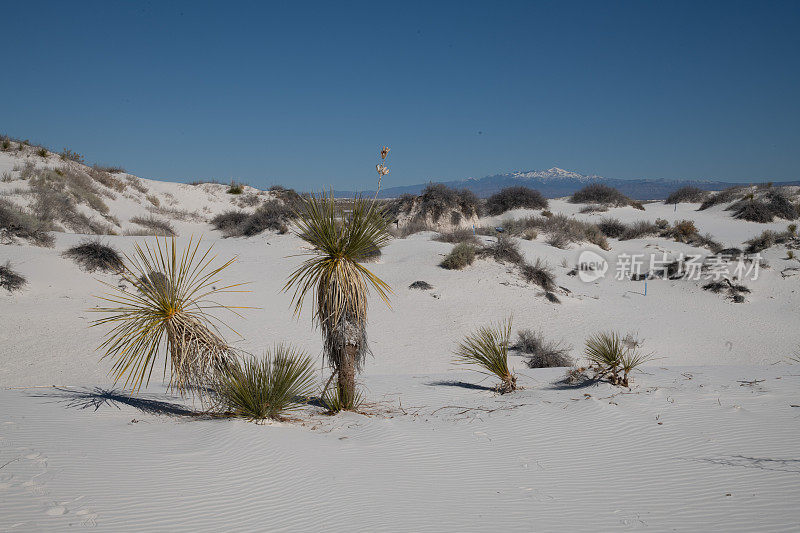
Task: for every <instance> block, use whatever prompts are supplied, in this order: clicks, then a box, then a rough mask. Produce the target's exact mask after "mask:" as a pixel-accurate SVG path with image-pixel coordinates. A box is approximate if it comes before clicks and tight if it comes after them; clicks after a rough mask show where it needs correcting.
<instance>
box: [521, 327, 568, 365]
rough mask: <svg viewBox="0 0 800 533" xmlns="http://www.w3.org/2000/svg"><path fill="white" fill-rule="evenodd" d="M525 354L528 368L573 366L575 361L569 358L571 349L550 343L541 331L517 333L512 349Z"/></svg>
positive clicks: (558, 343)
mask: <svg viewBox="0 0 800 533" xmlns="http://www.w3.org/2000/svg"><path fill="white" fill-rule="evenodd" d="M511 349H512V350H516V351H518V352H520V353H521V354H523V355H524V356H525V357H526V358H527V361H526V364H527V365H528V368H550V367H562V366H572V364H573V360H572V358H571V357H570V356H569V351H570V349H571V347H569V346H565V345H564V344H563V343H562V342H554V341H548V340H546V339H545V338H544V334H543V333H542V332H541V331H536V332H534V331H531V330H530V329H525V330H520V331H518V332H517V342H516V344H514V345H513V346H512V347H511Z"/></svg>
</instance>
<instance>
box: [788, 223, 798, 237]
mask: <svg viewBox="0 0 800 533" xmlns="http://www.w3.org/2000/svg"><path fill="white" fill-rule="evenodd" d="M786 231H787V232H788V233H789V235H791V236H792V237H794V236H796V235H797V224H789V225H788V226H786Z"/></svg>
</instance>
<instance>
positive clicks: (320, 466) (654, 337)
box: [0, 160, 800, 531]
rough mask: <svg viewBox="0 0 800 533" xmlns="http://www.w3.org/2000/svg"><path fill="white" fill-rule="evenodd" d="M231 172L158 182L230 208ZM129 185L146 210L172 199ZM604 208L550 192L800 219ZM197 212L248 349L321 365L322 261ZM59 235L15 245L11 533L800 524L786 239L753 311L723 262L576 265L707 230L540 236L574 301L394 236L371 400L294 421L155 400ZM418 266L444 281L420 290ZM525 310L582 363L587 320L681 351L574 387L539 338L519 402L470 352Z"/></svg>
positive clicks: (188, 227)
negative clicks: (594, 239) (712, 289)
mask: <svg viewBox="0 0 800 533" xmlns="http://www.w3.org/2000/svg"><path fill="white" fill-rule="evenodd" d="M0 162H2V161H1V160H0ZM10 168H13V167H10ZM0 170H2V169H1V168H0ZM0 185H1V186H2V187H4V189H3V190H8V191H11V190H12V186H13V185H14V182H12V183H11V184H8V183H2V184H0ZM17 185H18V184H17ZM214 187H217V188H220V187H222V186H214ZM214 187H210V188H209V191H210V192H208V191H206V192H202V190H203V189H202V188H200V191H201V192H197V190H196V189H197V188H191V186H187V185H180V184H169V183H159V182H148V189H149V190H150V191H151V192H152V193H157V194H160V195H161V196H162V197H164V198H166V199H169V196H167V194H169V195H171V196H172V197H174V198H175V199H176V200H177V204H176V207H180V208H182V209H189V210H192V211H196V210H201V211H202V210H203V207H204V206H205V207H206V208H207V209H206V212H207V213H216V212H221V211H223V210H225V209H227V208H229V207H230V206H231V199H230V195H226V194H225V193H224V190H223V189H220V190H219V191H218V190H216V189H215V188H214ZM119 201H122V198H120V200H119ZM126 201H130V204H126V205H127V207H124V206H122V205H121V204H120V206H117V207H119V211H120V213H121V214H117V216H118V217H119V218H120V220H122V221H123V222H124V221H126V220H128V219H129V218H130V217H131V216H135V214H136V213H140V212H145V213H146V212H147V211H146V209H145V206H146V204H145V203H139V200H136V201H134V200H131V199H127V200H126ZM123 207H124V208H123ZM579 208H580V206H575V205H572V204H569V203H567V202H565V201H562V200H555V201H551V205H550V210H551V211H553V212H555V213H564V214H567V215H574V216H576V217H578V218H582V219H587V220H592V219H597V218H600V217H602V216H614V217H617V218H620V219H621V220H623V221H634V220H651V221H652V220H654V219H655V218H659V217H660V218H666V219H668V220H671V221H675V220H681V219H692V220H694V221H695V223H696V225H697V226H698V228H699V229H700V230H701V231H702V232H710V233H712V234H713V235H714V236H715V237H716V238H717V239H718V240H721V241H723V243H724V244H725V245H727V246H741V244H742V242H743V241H745V240H747V239H749V238H751V237H752V236H754V235H757V234H759V233H761V231H763V230H764V229H784V228H785V223H781V222H776V223H773V224H754V223H749V222H743V221H737V220H733V219H731V218H730V213H729V212H725V211H722V209H721V208H712V209H709V210H706V211H697V210H696V209H697V205H696V204H695V205H689V204H681V205H679V206H678V209H677V212H676V211H675V209H674V207H673V206H665V205H663V204H662V203H652V204H647V206H646V211H638V210H635V209H632V208H618V209H612V210H610V211H609V212H608V213H603V214H601V215H584V214H578V213H577V211H578V210H579ZM126 209H127V211H126ZM531 213H532V212H527V211H524V210H520V211H515V212H512V213H507V214H506V215H504V216H502V217H497V218H495V219H489V220H485V221H483V222H485V223H487V224H495V225H500V224H502V222H503V220H505V219H507V218H508V217H513V216H516V217H520V216H525V215H528V214H531ZM115 214H116V212H115ZM176 226H177V228H178V230H179V233H180V237H179V238H178V240H179V242H181V243H185V242H187V240H188V238H189V237H190V236H192V235H193V236H195V237H198V236H202V237H203V239H204V241H205V242H208V243H209V244H211V243H213V244H214V247H215V251H216V252H217V253H218V255H219V257H220V258H225V259H227V258H229V257H231V256H236V257H238V261H237V262H236V263H235V264H234V266H233V267H232V268H231V270H230V276H231V278H232V279H234V280H237V281H250V282H251V284H250V285H249V286H248V289H249V290H250V291H251V292H249V293H245V294H242V295H231V296H230V297H229V299H228V300H227V303H233V302H235V303H236V304H237V305H244V306H251V307H253V308H254V309H249V310H246V311H244V315H245V319H244V320H240V319H237V318H236V317H228V319H229V322H230V323H231V325H232V326H234V327H235V329H236V330H237V331H238V332H240V333H241V335H242V337H241V338H238V337H235V336H231V337H230V338H231V340H232V341H234V343H235V345H236V346H237V347H239V348H242V349H243V350H247V351H250V352H253V353H261V352H263V350H264V349H265V348H266V347H267V346H270V345H272V344H274V343H276V342H279V341H289V342H292V343H294V344H295V345H297V346H298V347H300V348H303V349H305V350H307V351H308V352H309V353H310V354H312V355H315V356H317V357H318V358H320V359H319V362H320V364H321V355H320V350H321V340H320V335H319V332H318V331H315V330H314V329H312V327H311V322H310V316H309V315H308V311H307V310H306V311H304V313H303V315H302V316H301V317H300V318H299V319H294V318H293V317H292V314H291V309H290V306H289V303H290V298H291V295H289V294H286V293H284V292H282V288H283V284H284V283H285V280H286V278H287V276H288V274H289V273H290V272H291V271H292V270H293V269H294V268H296V266H297V265H298V264H299V262H300V261H301V260H302V258H301V257H297V255H296V254H298V253H299V252H301V251H302V246H301V241H300V240H299V239H298V238H297V237H295V236H293V235H276V234H273V233H264V234H262V235H259V236H257V237H253V238H250V239H238V238H236V239H222V238H221V236H220V234H219V232H215V231H212V230H211V228H210V226H209V225H208V224H207V223H206V222H202V221H197V220H185V221H180V222H177V223H176ZM55 236H56V244H55V247H54V248H37V247H32V246H27V245H8V246H0V263H4V262H5V261H6V260H10V261H11V262H12V264H13V265H14V267H15V268H16V269H17V270H19V271H20V272H22V273H23V274H24V275H25V276H26V277H27V278H28V285H27V287H26V289H25V290H24V291H22V292H17V293H13V294H8V293H6V292H2V293H0V406H2V408H0V531H40V530H47V531H61V530H65V529H67V528H68V527H79V526H92V527H95V528H96V529H98V530H101V531H120V530H126V531H220V530H239V531H241V530H260V531H309V530H311V531H341V530H350V531H486V530H501V531H615V530H619V529H642V530H644V529H646V530H648V531H797V530H798V529H800V509H799V508H798V506H797V505H796V502H797V501H798V497H800V455H798V450H800V408H797V407H793V406H795V405H797V404H800V396H798V390H800V389H799V388H798V385H800V367H798V366H792V365H789V364H788V363H787V357H789V356H791V355H792V354H793V353H794V352H795V351H796V350H797V349H798V347H800V328H798V326H800V321H799V320H798V314H797V309H798V307H800V285H799V284H800V276H790V277H784V276H783V275H782V270H783V269H784V268H787V267H790V266H792V265H795V264H796V263H797V262H796V261H793V260H788V259H786V250H785V249H784V248H783V247H773V248H771V249H769V250H767V251H766V252H765V253H764V256H765V258H766V259H767V261H768V262H769V264H770V268H768V269H765V270H762V271H761V273H760V276H759V277H758V279H757V280H754V281H749V280H748V281H746V284H747V285H748V286H749V287H750V288H751V289H752V291H753V292H752V293H751V294H749V295H747V301H746V302H745V303H742V304H734V303H732V302H730V301H729V300H726V299H725V298H724V297H723V296H722V295H718V294H711V293H708V292H706V291H703V290H702V289H701V288H700V285H701V284H702V282H700V281H688V280H675V281H669V280H651V281H650V282H648V290H647V295H646V296H645V295H644V294H643V292H644V291H643V284H642V282H633V281H628V280H626V281H619V280H615V279H613V273H610V275H609V276H607V277H606V278H604V279H602V280H600V281H597V282H593V283H584V282H582V281H581V280H580V279H579V278H578V277H574V276H568V275H567V272H568V271H569V270H570V269H571V268H572V266H574V264H575V262H576V260H577V257H578V254H579V252H580V251H581V250H583V249H591V250H594V251H596V252H599V253H602V254H603V255H604V256H606V257H607V258H609V259H611V258H612V257H613V256H615V255H617V254H619V253H643V252H647V253H649V252H650V251H656V252H658V253H661V252H668V253H671V254H677V253H680V252H684V253H690V252H691V253H703V254H707V253H708V252H707V251H705V250H701V249H697V248H693V247H691V246H688V245H685V244H679V243H675V242H672V241H670V240H668V239H662V238H648V239H635V240H631V241H616V240H611V245H612V249H611V250H610V251H608V252H604V251H602V250H600V249H599V248H597V247H596V246H593V245H581V246H578V245H575V244H573V245H572V246H571V248H570V249H566V250H561V249H558V248H554V247H552V246H550V245H548V244H546V242H545V237H544V236H539V237H538V239H536V240H533V241H520V247H521V249H522V251H523V253H524V254H525V256H526V257H527V258H528V259H530V260H534V259H535V258H542V259H544V260H546V261H547V262H548V263H549V264H550V266H551V267H552V268H553V270H554V273H555V275H556V282H557V284H558V285H560V286H562V287H564V288H565V289H566V290H560V291H559V298H560V299H561V301H562V303H561V304H553V303H550V302H548V301H547V300H546V299H545V298H544V297H543V295H542V293H541V290H539V289H538V288H537V287H535V286H533V285H529V284H526V283H525V282H524V281H523V280H522V279H521V278H520V277H519V276H518V274H516V273H515V272H514V271H513V270H512V269H511V268H510V267H509V266H507V265H502V264H498V263H496V262H493V261H489V260H478V261H476V263H475V264H474V265H473V266H471V267H469V268H467V269H465V270H463V271H447V270H443V269H441V268H439V267H438V266H437V265H438V263H439V262H440V261H441V259H442V257H443V256H444V255H445V254H446V253H447V252H448V251H449V250H450V248H451V246H452V245H449V244H446V243H441V242H436V241H432V240H431V236H432V234H431V233H419V234H415V235H412V236H411V237H409V238H407V239H396V240H393V241H392V242H391V243H390V244H389V246H388V247H387V248H385V249H384V253H383V256H382V258H381V259H380V261H379V262H378V263H375V264H372V265H371V266H370V268H371V269H373V270H374V272H375V273H376V274H377V275H379V276H380V277H381V278H382V279H384V280H386V281H387V282H388V283H389V285H391V286H392V288H393V289H394V292H395V294H394V295H393V297H392V308H391V309H388V308H386V307H385V306H383V305H382V304H381V303H380V301H379V300H378V299H377V298H376V297H375V295H373V296H372V298H371V308H370V323H369V329H368V332H369V335H370V341H371V347H372V350H373V352H374V355H375V356H374V358H369V359H368V360H367V363H366V369H365V373H364V374H363V376H362V382H363V385H364V387H365V394H366V398H367V401H368V405H367V406H366V407H365V414H353V413H347V414H340V415H338V416H336V417H328V416H325V415H323V414H321V410H320V409H319V408H316V407H313V406H310V407H307V408H305V409H304V410H303V411H301V412H299V413H297V414H296V415H295V420H294V421H288V422H283V423H272V424H266V425H257V424H253V423H248V422H244V421H238V420H205V419H198V417H196V416H189V415H187V414H185V412H184V410H185V409H187V408H189V409H191V407H192V406H191V404H190V403H189V402H186V401H182V400H180V399H178V398H174V397H171V396H168V395H166V393H165V391H164V387H163V385H161V384H159V383H158V382H157V381H158V380H154V382H153V383H151V385H150V387H149V388H148V389H147V391H146V392H143V393H141V394H140V395H138V396H131V395H130V394H129V393H126V392H124V391H123V390H122V389H121V388H119V387H116V386H115V385H114V384H113V383H112V380H111V379H110V378H109V377H108V371H109V369H110V368H111V362H110V361H108V360H102V361H101V360H99V353H98V352H97V351H96V350H95V348H96V347H97V346H98V345H99V344H100V342H101V339H102V336H103V334H104V331H103V330H101V329H100V328H89V327H88V326H89V323H90V321H91V320H92V319H93V318H94V316H92V313H90V312H89V311H88V309H89V308H91V307H92V306H94V305H95V304H96V303H97V301H96V299H95V298H94V295H96V294H100V293H102V292H103V287H102V285H101V284H100V283H99V281H98V280H103V281H106V282H108V283H112V284H116V283H117V282H118V278H116V277H115V276H112V275H109V274H87V273H86V272H83V271H82V270H80V269H79V268H78V267H77V266H76V265H75V264H74V263H73V262H72V261H70V260H68V259H65V258H63V257H62V256H61V252H63V251H64V250H65V249H67V248H68V247H69V246H71V245H73V244H75V243H77V242H79V241H81V240H82V239H83V238H84V236H81V235H75V234H68V233H57V234H55ZM143 239H152V238H145V237H125V236H105V237H103V240H104V241H106V242H108V243H110V244H112V245H114V246H115V247H117V248H118V249H120V250H121V251H124V252H131V250H132V247H133V244H134V243H135V242H137V241H141V240H143ZM484 239H491V238H490V237H484ZM562 262H564V264H566V265H567V266H562ZM417 280H424V281H427V282H428V283H430V284H431V285H433V287H434V288H433V289H432V290H430V291H419V290H411V289H408V286H409V284H411V283H412V282H414V281H417ZM567 291H568V292H567ZM512 314H513V317H514V330H515V331H516V330H517V329H523V328H531V329H541V330H542V331H543V333H544V334H545V337H546V338H548V339H553V340H562V341H564V342H565V343H567V344H570V345H571V346H572V347H573V350H572V355H573V356H575V357H578V358H579V357H580V354H581V351H582V346H583V342H584V340H585V339H586V337H587V336H588V335H590V334H592V333H595V332H597V331H599V330H606V329H612V328H613V329H616V330H619V331H621V332H629V331H630V332H634V333H636V334H637V335H638V337H639V338H640V339H644V349H645V350H646V351H648V352H653V353H654V355H655V356H656V357H657V358H658V359H656V360H654V361H652V362H651V363H650V365H649V366H647V367H645V369H644V372H643V373H640V374H636V375H635V376H634V382H633V386H632V387H631V389H630V390H628V389H621V388H617V387H612V386H611V385H608V384H599V385H593V386H590V387H586V388H574V387H562V386H559V385H558V384H557V382H558V381H559V380H560V379H561V378H562V376H563V374H564V369H538V370H531V369H527V368H526V367H525V365H524V362H523V359H522V358H521V357H518V356H514V357H513V363H514V366H515V368H516V370H517V371H518V372H519V374H520V375H521V377H520V384H521V385H522V386H523V387H524V389H523V390H520V391H518V392H515V393H513V394H510V395H504V396H499V395H497V394H495V393H494V392H493V391H492V390H491V389H490V387H491V386H492V385H493V384H494V383H493V382H492V380H491V379H484V378H483V377H482V376H481V375H479V374H475V373H470V372H466V371H465V369H464V367H459V366H454V365H453V364H452V359H453V355H452V351H453V349H454V348H455V346H456V343H457V342H458V341H459V340H461V339H462V338H463V336H464V335H465V334H466V333H467V332H469V331H471V330H473V329H474V328H475V327H476V326H478V325H483V324H485V323H487V322H491V321H496V320H499V319H502V318H504V317H507V316H509V315H512ZM322 379H323V378H322V376H321V375H320V380H322ZM53 385H55V386H57V388H54V387H52V386H53Z"/></svg>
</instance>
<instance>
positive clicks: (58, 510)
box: [44, 505, 67, 516]
mask: <svg viewBox="0 0 800 533" xmlns="http://www.w3.org/2000/svg"><path fill="white" fill-rule="evenodd" d="M44 514H46V515H47V516H62V515H65V514H67V508H66V507H64V506H63V505H56V506H55V507H51V508H49V509H48V510H47V511H45V513H44Z"/></svg>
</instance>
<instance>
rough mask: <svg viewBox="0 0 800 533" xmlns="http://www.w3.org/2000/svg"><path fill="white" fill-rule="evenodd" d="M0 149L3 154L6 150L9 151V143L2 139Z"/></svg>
mask: <svg viewBox="0 0 800 533" xmlns="http://www.w3.org/2000/svg"><path fill="white" fill-rule="evenodd" d="M0 148H2V150H3V151H4V152H5V151H7V150H10V149H11V141H9V140H8V139H3V142H2V143H0Z"/></svg>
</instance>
